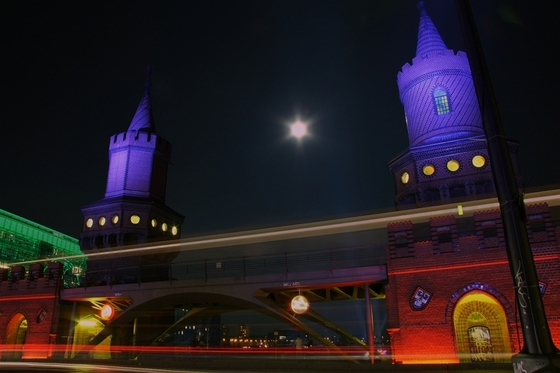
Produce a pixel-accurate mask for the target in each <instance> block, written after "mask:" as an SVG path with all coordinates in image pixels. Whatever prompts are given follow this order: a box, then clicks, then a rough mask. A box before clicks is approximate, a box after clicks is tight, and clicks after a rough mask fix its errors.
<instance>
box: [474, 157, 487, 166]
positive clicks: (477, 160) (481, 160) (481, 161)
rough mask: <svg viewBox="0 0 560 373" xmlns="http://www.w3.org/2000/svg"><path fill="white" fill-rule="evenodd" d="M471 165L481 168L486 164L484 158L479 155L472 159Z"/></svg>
mask: <svg viewBox="0 0 560 373" xmlns="http://www.w3.org/2000/svg"><path fill="white" fill-rule="evenodd" d="M472 164H473V166H475V167H476V168H480V167H483V166H484V165H485V164H486V158H484V157H483V156H481V155H475V156H474V157H473V159H472Z"/></svg>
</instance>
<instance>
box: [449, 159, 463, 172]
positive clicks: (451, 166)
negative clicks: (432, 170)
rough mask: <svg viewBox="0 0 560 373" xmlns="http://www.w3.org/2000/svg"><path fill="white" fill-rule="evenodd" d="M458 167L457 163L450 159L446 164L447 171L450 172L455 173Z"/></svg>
mask: <svg viewBox="0 0 560 373" xmlns="http://www.w3.org/2000/svg"><path fill="white" fill-rule="evenodd" d="M459 167H460V165H459V161H457V160H455V159H452V160H450V161H449V162H447V169H448V170H449V171H451V172H455V171H457V170H458V169H459Z"/></svg>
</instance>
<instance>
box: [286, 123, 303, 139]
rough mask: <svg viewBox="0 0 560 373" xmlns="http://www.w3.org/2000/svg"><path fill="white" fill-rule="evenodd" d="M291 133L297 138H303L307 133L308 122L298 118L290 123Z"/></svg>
mask: <svg viewBox="0 0 560 373" xmlns="http://www.w3.org/2000/svg"><path fill="white" fill-rule="evenodd" d="M290 134H291V135H292V136H294V137H295V138H297V139H301V138H302V137H304V136H305V135H307V124H306V123H305V122H302V121H301V120H297V121H295V122H294V123H292V124H290Z"/></svg>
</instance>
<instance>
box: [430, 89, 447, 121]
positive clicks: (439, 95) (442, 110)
mask: <svg viewBox="0 0 560 373" xmlns="http://www.w3.org/2000/svg"><path fill="white" fill-rule="evenodd" d="M434 102H435V104H436V112H437V115H443V114H448V113H449V112H450V111H451V110H450V109H449V100H448V99H447V93H446V92H445V91H444V90H443V89H436V90H435V92H434Z"/></svg>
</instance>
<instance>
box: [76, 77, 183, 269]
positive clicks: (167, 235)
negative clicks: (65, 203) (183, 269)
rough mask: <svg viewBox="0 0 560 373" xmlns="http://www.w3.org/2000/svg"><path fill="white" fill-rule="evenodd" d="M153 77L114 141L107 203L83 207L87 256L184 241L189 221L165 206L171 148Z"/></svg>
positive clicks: (83, 245) (81, 244)
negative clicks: (159, 123)
mask: <svg viewBox="0 0 560 373" xmlns="http://www.w3.org/2000/svg"><path fill="white" fill-rule="evenodd" d="M150 75H151V69H150V68H149V69H148V78H147V81H146V90H145V91H144V95H143V96H142V100H141V101H140V104H139V105H138V109H137V110H136V113H135V114H134V117H133V118H132V122H131V123H130V126H129V127H128V130H127V131H126V132H122V133H119V134H117V135H113V136H112V137H111V139H110V142H109V172H108V176H107V188H106V191H105V198H103V199H102V200H99V201H97V202H94V203H92V204H89V205H87V206H84V207H82V214H83V224H82V233H81V236H80V247H81V249H82V251H84V252H87V251H91V250H96V249H103V248H117V247H121V246H124V245H131V244H141V243H147V242H155V241H162V240H170V239H178V238H179V237H180V233H181V225H182V224H183V220H184V216H182V215H181V214H179V213H177V212H176V211H174V210H172V209H171V208H169V207H168V206H167V205H166V204H165V194H166V186H167V168H168V165H169V159H170V157H171V144H170V143H169V142H167V141H166V140H165V139H163V138H162V137H160V136H158V135H157V133H156V128H155V125H154V117H153V114H152V106H151V100H150V84H149V82H150ZM170 258H171V257H166V260H169V259H170ZM154 259H155V257H153V256H151V257H150V260H151V261H153V260H154ZM162 259H163V258H159V259H158V260H162ZM137 260H139V259H138V258H137ZM143 261H144V262H145V261H146V257H144V259H143ZM90 269H91V268H90Z"/></svg>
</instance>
